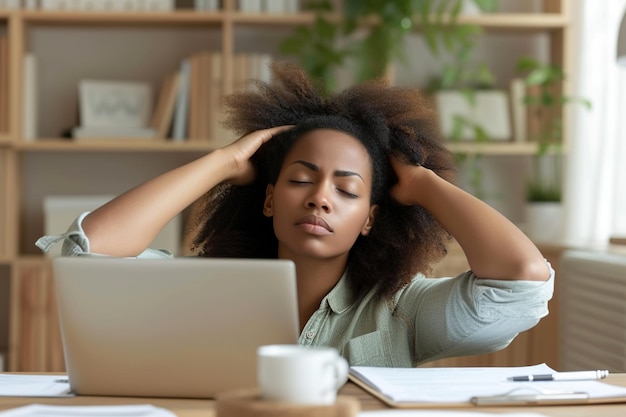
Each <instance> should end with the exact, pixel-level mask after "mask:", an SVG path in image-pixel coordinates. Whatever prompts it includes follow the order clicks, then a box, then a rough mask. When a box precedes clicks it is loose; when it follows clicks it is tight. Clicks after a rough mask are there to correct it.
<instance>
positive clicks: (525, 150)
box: [446, 142, 538, 155]
mask: <svg viewBox="0 0 626 417" xmlns="http://www.w3.org/2000/svg"><path fill="white" fill-rule="evenodd" d="M446 145H447V146H448V149H450V150H451V151H452V152H455V153H467V154H483V155H534V154H536V153H537V150H538V145H537V144H536V143H532V142H520V143H517V142H481V143H477V142H447V143H446Z"/></svg>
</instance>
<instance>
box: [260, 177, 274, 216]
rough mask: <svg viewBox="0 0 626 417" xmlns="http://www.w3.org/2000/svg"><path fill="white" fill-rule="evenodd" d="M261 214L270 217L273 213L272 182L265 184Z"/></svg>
mask: <svg viewBox="0 0 626 417" xmlns="http://www.w3.org/2000/svg"><path fill="white" fill-rule="evenodd" d="M263 214H264V215H265V217H272V216H273V215H274V185H272V184H267V188H266V189H265V201H264V202H263Z"/></svg>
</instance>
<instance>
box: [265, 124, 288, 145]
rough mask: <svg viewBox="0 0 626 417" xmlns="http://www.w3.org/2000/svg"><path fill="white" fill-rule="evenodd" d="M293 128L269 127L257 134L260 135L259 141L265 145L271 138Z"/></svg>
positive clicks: (285, 126) (286, 126) (284, 126)
mask: <svg viewBox="0 0 626 417" xmlns="http://www.w3.org/2000/svg"><path fill="white" fill-rule="evenodd" d="M293 127H294V125H283V126H275V127H270V128H269V129H264V130H260V131H259V132H260V133H261V140H262V141H263V143H265V142H267V141H269V140H270V139H271V138H273V137H274V136H276V135H278V134H279V133H282V132H285V131H287V130H289V129H292V128H293Z"/></svg>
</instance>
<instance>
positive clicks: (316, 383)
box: [257, 345, 348, 405]
mask: <svg viewBox="0 0 626 417" xmlns="http://www.w3.org/2000/svg"><path fill="white" fill-rule="evenodd" d="M347 379H348V362H347V361H346V360H345V359H344V358H343V357H341V356H340V355H339V353H338V352H337V349H335V348H331V347H305V346H299V345H266V346H261V347H259V349H258V350H257V380H258V384H259V388H260V390H261V396H262V397H263V399H264V400H270V401H285V402H290V403H295V404H308V405H330V404H334V402H335V400H336V398H337V390H338V389H339V388H341V386H342V385H343V384H344V383H345V382H346V381H347Z"/></svg>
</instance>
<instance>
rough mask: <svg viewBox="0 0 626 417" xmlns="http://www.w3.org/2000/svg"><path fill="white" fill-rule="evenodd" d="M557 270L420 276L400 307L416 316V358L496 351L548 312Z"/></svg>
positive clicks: (404, 296) (423, 358)
mask: <svg viewBox="0 0 626 417" xmlns="http://www.w3.org/2000/svg"><path fill="white" fill-rule="evenodd" d="M553 292H554V270H553V269H552V267H550V278H549V279H548V280H547V281H510V280H492V279H480V278H478V277H476V276H475V275H474V274H473V273H472V272H471V271H468V272H466V273H463V274H461V275H459V276H458V277H455V278H439V279H429V278H417V279H416V280H414V281H413V282H412V283H411V285H410V286H409V287H407V288H406V289H405V291H403V292H402V295H401V296H400V298H399V299H398V304H397V308H398V309H400V310H401V311H402V315H403V316H404V317H408V318H412V319H413V320H414V322H413V323H411V324H410V325H412V326H414V329H415V333H414V337H415V339H414V341H413V344H414V349H415V355H416V356H415V359H416V362H418V363H420V362H423V361H426V360H427V361H431V360H435V359H441V358H447V357H455V356H465V355H474V354H479V353H487V352H494V351H497V350H500V349H503V348H505V347H506V346H508V345H509V343H511V341H512V340H513V339H514V338H515V337H516V336H517V335H518V334H519V333H520V332H523V331H525V330H528V329H530V328H532V327H533V326H535V325H536V324H537V323H538V322H539V320H540V319H541V318H542V317H544V316H546V315H547V314H548V301H549V300H550V299H551V298H552V295H553Z"/></svg>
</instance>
